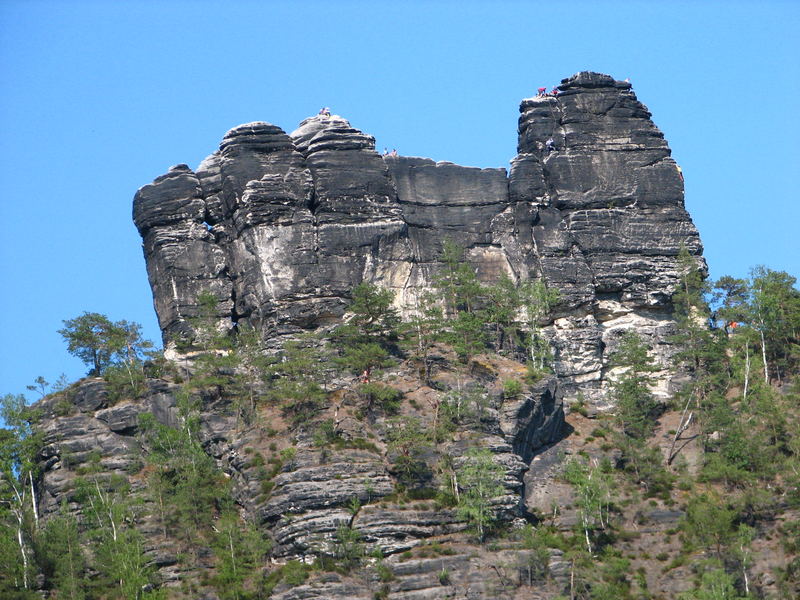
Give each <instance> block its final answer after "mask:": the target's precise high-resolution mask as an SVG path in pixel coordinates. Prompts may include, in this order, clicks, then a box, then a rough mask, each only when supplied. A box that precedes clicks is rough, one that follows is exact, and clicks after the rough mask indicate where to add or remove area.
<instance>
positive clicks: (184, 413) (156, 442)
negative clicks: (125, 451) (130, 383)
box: [139, 397, 229, 547]
mask: <svg viewBox="0 0 800 600" xmlns="http://www.w3.org/2000/svg"><path fill="white" fill-rule="evenodd" d="M179 415H180V421H181V426H180V428H173V427H168V426H166V425H163V424H161V423H158V422H157V421H156V420H155V418H154V417H153V415H151V414H149V413H146V414H142V415H140V418H139V428H140V430H141V432H142V443H143V444H144V445H145V447H146V448H147V449H148V452H147V454H146V460H147V464H148V466H149V468H148V469H147V472H148V491H149V493H150V495H151V496H152V498H153V501H154V503H155V505H156V506H157V507H158V516H159V521H160V523H161V528H162V533H163V535H164V536H167V535H174V536H176V537H177V538H178V539H181V540H183V541H184V542H186V543H187V544H188V545H189V546H190V547H192V544H193V543H194V542H195V541H196V540H197V539H198V538H199V537H200V536H202V535H203V534H204V532H205V531H207V529H208V527H209V524H210V523H211V522H212V516H213V514H214V512H215V510H216V507H217V506H218V505H220V504H221V503H223V502H224V501H226V500H227V499H228V497H229V496H228V493H229V492H228V482H227V480H226V479H225V478H223V477H222V476H221V474H220V473H219V472H218V470H217V468H216V465H215V464H214V461H213V459H212V458H211V457H210V456H208V454H206V452H205V451H204V450H203V447H202V445H201V444H200V441H199V439H198V435H197V434H198V428H199V421H198V418H197V413H196V409H195V408H194V407H193V406H192V404H191V398H190V397H185V398H183V399H182V401H181V404H180V412H179Z"/></svg>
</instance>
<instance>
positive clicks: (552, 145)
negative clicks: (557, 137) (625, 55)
mask: <svg viewBox="0 0 800 600" xmlns="http://www.w3.org/2000/svg"><path fill="white" fill-rule="evenodd" d="M544 146H545V148H547V151H548V152H553V151H554V150H555V149H556V146H555V142H554V141H553V138H548V140H547V141H546V142H545V143H544Z"/></svg>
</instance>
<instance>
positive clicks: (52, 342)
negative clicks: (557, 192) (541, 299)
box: [0, 0, 800, 398]
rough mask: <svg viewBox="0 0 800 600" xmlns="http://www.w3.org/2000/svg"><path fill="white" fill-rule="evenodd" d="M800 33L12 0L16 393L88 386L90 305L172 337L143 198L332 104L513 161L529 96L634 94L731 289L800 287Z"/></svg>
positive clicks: (10, 201) (754, 27)
mask: <svg viewBox="0 0 800 600" xmlns="http://www.w3.org/2000/svg"><path fill="white" fill-rule="evenodd" d="M798 31H800V2H796V1H793V0H786V1H780V0H773V1H768V0H762V1H759V2H737V1H729V2H715V1H708V0H707V1H704V2H697V1H695V0H692V1H689V2H677V1H674V2H673V1H670V2H666V1H664V2H658V1H656V0H647V1H644V2H635V1H617V2H611V1H602V0H592V1H589V2H575V1H569V0H558V1H556V0H550V1H548V2H519V3H515V2H500V1H494V2H465V1H463V0H462V1H459V2H444V1H440V2H436V1H433V2H410V1H408V0H406V1H403V2H394V3H390V2H377V1H372V2H341V1H333V0H331V1H328V2H300V1H297V2H289V1H287V2H268V1H260V2H210V1H208V2H202V1H194V2H189V1H185V2H181V1H175V0H170V1H157V0H154V1H139V2H133V1H123V0H120V1H114V2H109V1H105V0H103V1H100V0H98V1H95V2H88V1H85V0H69V1H67V0H63V1H50V2H45V1H36V0H24V1H23V0H1V1H0V170H1V171H2V183H1V184H0V189H2V198H1V199H0V218H1V219H2V234H0V253H1V256H0V258H1V259H2V269H3V271H2V279H0V281H2V288H3V289H2V292H0V318H1V319H2V322H0V332H1V334H2V339H0V394H4V393H21V392H25V385H26V384H28V383H31V382H32V381H33V379H34V378H35V377H36V376H37V375H43V376H44V377H45V378H47V379H48V380H50V381H53V380H55V379H56V378H57V377H58V376H59V375H60V374H61V373H66V374H67V376H68V377H69V378H70V379H77V378H78V377H80V376H82V375H83V374H84V373H85V372H86V368H85V367H84V366H83V364H82V363H80V361H78V360H77V359H75V358H73V357H71V356H69V355H68V354H67V352H66V346H65V344H64V342H63V340H62V339H61V337H60V336H59V335H58V333H57V330H58V329H59V328H60V327H61V326H62V321H63V320H64V319H68V318H72V317H75V316H77V315H79V314H81V313H82V312H83V311H96V312H102V313H105V314H107V315H108V316H109V317H111V318H112V319H115V320H117V319H128V320H133V321H137V322H140V323H142V324H143V326H144V330H145V332H146V334H147V336H148V337H150V338H151V339H154V340H158V341H160V335H159V332H158V327H157V325H156V319H155V313H154V311H153V307H152V297H151V294H150V288H149V285H148V283H147V275H146V273H145V266H144V260H143V258H142V252H141V244H140V239H139V236H138V234H137V232H136V229H135V228H134V226H133V223H132V221H131V200H132V198H133V195H134V193H135V192H136V190H137V188H139V187H140V186H142V185H144V184H147V183H149V182H150V181H151V180H152V179H153V178H155V177H157V176H158V175H160V174H162V173H164V172H165V171H166V170H167V169H168V168H169V167H170V166H171V165H174V164H178V163H187V164H189V166H191V167H192V168H195V167H197V165H198V164H199V162H200V161H201V160H202V159H203V158H204V157H205V156H206V155H208V154H210V153H211V152H213V151H214V150H216V148H217V146H218V144H219V141H220V140H221V138H222V136H223V135H224V133H225V132H226V131H227V130H228V129H230V128H231V127H233V126H235V125H237V124H240V123H245V122H249V121H256V120H261V121H269V122H271V123H274V124H276V125H279V126H280V127H282V128H283V129H285V130H286V131H291V130H293V129H294V128H295V127H296V126H297V124H298V123H299V121H301V120H302V119H303V118H305V117H307V116H309V115H312V114H315V113H316V112H317V110H319V108H320V107H321V106H322V105H327V106H330V107H331V108H332V110H333V111H334V112H335V113H338V114H341V115H343V116H345V117H346V118H348V119H349V120H350V122H351V123H352V125H353V126H354V127H357V128H359V129H361V130H363V131H365V132H368V133H370V134H372V135H374V136H375V137H376V139H377V145H378V148H379V149H382V148H383V147H384V146H387V147H389V148H390V149H391V148H397V149H398V151H399V153H400V154H404V155H416V156H427V157H430V158H433V159H436V160H449V161H453V162H456V163H459V164H463V165H473V166H481V167H496V166H505V167H508V161H509V160H510V159H511V158H513V156H514V154H515V148H516V126H517V116H518V106H519V101H520V99H521V98H523V97H525V96H530V95H532V94H533V93H534V91H535V90H536V88H537V87H539V86H544V85H548V86H551V85H554V84H556V83H558V82H559V81H560V80H561V79H562V78H564V77H567V76H569V75H572V74H573V73H575V72H577V71H582V70H593V71H600V72H603V73H608V74H611V75H613V76H614V77H616V78H617V79H624V78H626V77H630V78H631V81H632V83H633V85H634V90H635V91H636V93H637V95H638V97H639V99H640V100H641V101H642V102H644V103H645V104H646V105H647V106H648V107H649V109H650V111H651V112H652V113H653V119H654V121H655V122H656V124H657V125H658V126H659V127H660V128H661V129H662V131H664V133H665V135H666V137H667V139H668V141H669V143H670V146H671V148H672V150H673V156H674V157H675V159H676V160H677V161H678V163H679V164H680V165H681V166H682V168H683V172H684V174H685V176H686V205H687V208H688V209H689V211H690V213H691V214H692V217H693V218H694V221H695V223H696V225H697V226H698V228H699V230H700V233H701V236H702V239H703V241H704V243H705V248H706V250H705V254H706V257H707V259H708V262H709V265H710V268H711V274H712V277H715V278H716V277H719V276H721V275H723V274H731V275H735V276H745V275H746V274H747V272H748V270H749V269H750V267H752V266H754V265H756V264H765V265H767V266H768V267H770V268H773V269H776V270H785V271H788V272H789V273H790V274H792V275H794V276H800V252H798V248H799V247H800V244H798V236H799V235H800V233H799V232H800V226H798V222H799V221H800V210H799V209H798V201H800V197H799V194H798V190H797V175H798V173H800V151H799V150H798V147H800V118H799V117H798V112H799V111H800V35H798ZM28 395H29V397H31V398H32V397H35V395H32V394H28Z"/></svg>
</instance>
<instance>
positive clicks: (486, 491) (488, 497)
mask: <svg viewBox="0 0 800 600" xmlns="http://www.w3.org/2000/svg"><path fill="white" fill-rule="evenodd" d="M465 458H466V460H465V461H464V463H463V464H462V465H461V467H460V468H459V469H458V487H459V488H460V494H459V499H458V508H457V512H458V516H459V518H462V519H465V520H466V521H467V522H469V523H471V524H472V525H473V526H474V527H475V528H476V529H477V530H478V539H479V540H480V541H481V542H483V540H484V539H485V538H486V532H487V530H488V529H489V528H490V527H491V526H492V524H493V523H494V522H495V520H496V519H497V514H496V511H495V510H494V508H493V506H492V504H493V501H494V500H495V499H496V498H497V497H498V496H500V495H502V494H503V492H504V491H505V488H504V487H503V484H502V481H503V478H504V477H505V473H506V470H505V468H504V467H503V466H502V465H499V464H498V463H496V462H495V460H494V454H493V453H492V451H491V450H488V449H486V448H470V449H469V450H468V451H467V453H466V456H465Z"/></svg>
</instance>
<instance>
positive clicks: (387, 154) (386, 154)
mask: <svg viewBox="0 0 800 600" xmlns="http://www.w3.org/2000/svg"><path fill="white" fill-rule="evenodd" d="M383 155H384V156H389V151H388V150H387V149H386V146H384V147H383Z"/></svg>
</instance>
